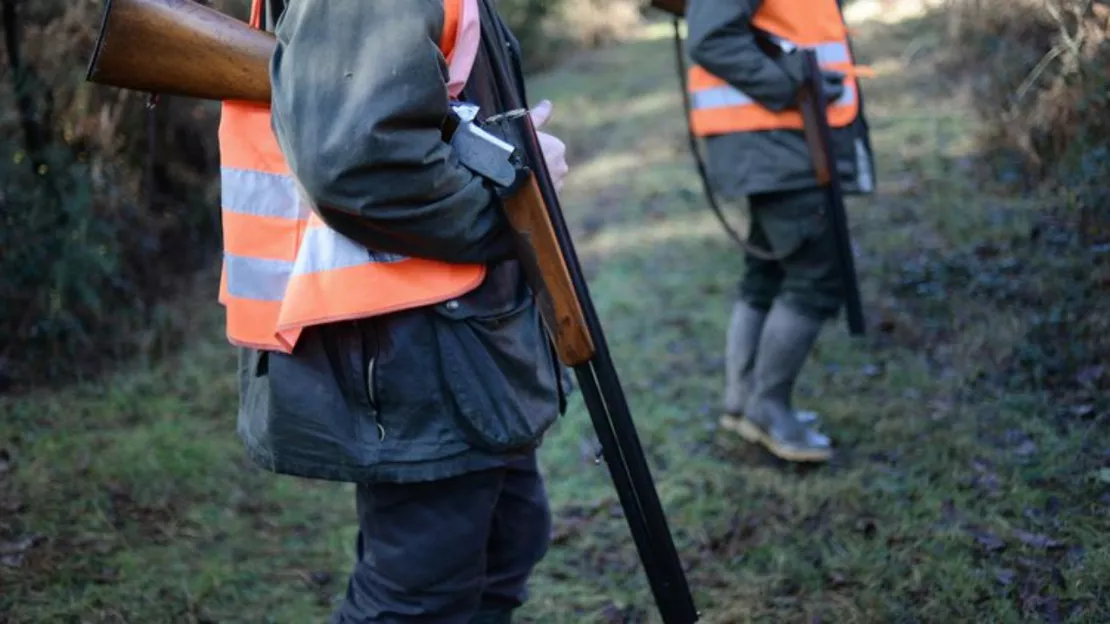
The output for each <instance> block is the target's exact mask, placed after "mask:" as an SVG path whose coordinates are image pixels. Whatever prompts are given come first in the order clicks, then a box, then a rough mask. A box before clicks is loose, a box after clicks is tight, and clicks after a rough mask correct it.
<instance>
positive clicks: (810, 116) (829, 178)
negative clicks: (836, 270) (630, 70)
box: [651, 0, 865, 336]
mask: <svg viewBox="0 0 1110 624" xmlns="http://www.w3.org/2000/svg"><path fill="white" fill-rule="evenodd" d="M651 6H653V7H654V8H656V9H659V10H661V11H664V12H666V13H669V14H670V15H671V16H672V17H673V18H674V40H675V54H676V55H677V57H678V74H679V81H680V83H681V88H682V98H683V99H682V103H683V106H684V108H685V111H686V119H687V122H686V123H687V124H690V95H689V93H688V92H687V89H686V67H685V64H684V63H683V58H684V57H685V51H684V50H683V48H682V36H681V32H680V31H679V20H680V19H682V18H683V17H684V16H685V15H686V0H651ZM752 30H753V32H754V33H755V35H756V41H757V42H758V43H759V46H760V48H761V49H762V50H763V51H764V53H766V54H767V55H768V56H771V57H772V58H774V57H778V56H780V55H782V54H783V53H784V52H786V51H787V50H785V49H784V47H783V45H784V42H780V41H779V40H777V38H775V37H774V36H772V35H771V34H769V33H766V32H762V31H759V30H757V29H754V28H753V29H752ZM787 45H789V44H787ZM799 52H800V53H801V54H802V55H803V61H804V64H803V65H804V68H805V71H804V73H803V78H802V88H801V90H800V91H799V93H798V102H797V106H798V109H799V110H800V111H801V113H802V122H803V133H804V134H805V138H806V144H807V145H808V146H809V154H810V158H811V159H812V161H813V168H814V171H815V174H816V178H817V185H818V186H820V187H821V188H822V189H823V190H824V191H825V205H826V210H827V213H826V214H827V216H828V218H829V221H830V224H831V225H832V227H833V232H834V234H835V238H836V255H837V261H838V262H839V263H840V274H841V275H843V276H844V295H845V297H844V302H845V303H844V308H845V309H844V311H845V316H846V317H847V321H848V332H849V333H850V334H851V335H853V336H862V335H863V334H864V328H865V323H864V318H863V304H862V302H861V301H860V293H859V278H858V277H857V275H856V264H855V258H854V256H853V251H852V238H851V233H850V232H849V230H848V212H847V210H846V209H845V207H844V190H843V189H842V187H841V182H840V176H839V175H837V174H836V156H835V155H834V154H833V150H832V129H831V128H830V127H829V118H828V115H827V113H826V110H827V109H828V97H827V96H826V94H825V92H824V89H823V88H822V85H823V81H822V79H821V67H820V65H819V64H818V63H817V52H816V51H814V50H809V49H803V50H800V51H799ZM688 128H689V132H688V136H689V140H690V150H691V152H692V153H693V155H694V160H695V164H696V165H697V168H698V174H699V176H700V177H701V180H702V185H703V187H704V189H705V195H706V199H707V200H708V201H709V205H710V207H711V208H712V209H713V212H714V213H715V214H716V215H717V219H718V220H720V222H721V224H722V225H724V227H725V230H726V231H727V232H728V233H729V235H730V236H731V237H732V238H733V240H735V241H736V242H737V243H739V244H740V246H741V247H743V248H744V249H745V250H747V251H749V252H750V253H752V254H753V255H755V256H757V257H762V255H763V254H765V253H766V252H763V253H762V254H761V253H760V252H762V250H758V249H752V248H751V246H750V245H749V244H748V243H747V242H746V241H743V240H741V239H740V236H739V235H738V234H736V232H735V231H734V230H733V229H732V226H730V225H729V224H728V221H727V220H725V217H724V215H723V214H722V213H721V210H720V208H719V207H718V206H717V201H716V197H715V195H714V193H713V189H712V187H711V185H710V183H709V176H708V174H707V173H706V170H705V163H704V162H702V157H701V152H700V151H699V149H698V140H697V137H696V136H695V135H694V131H693V127H692V126H688ZM767 259H777V258H773V257H768V258H767Z"/></svg>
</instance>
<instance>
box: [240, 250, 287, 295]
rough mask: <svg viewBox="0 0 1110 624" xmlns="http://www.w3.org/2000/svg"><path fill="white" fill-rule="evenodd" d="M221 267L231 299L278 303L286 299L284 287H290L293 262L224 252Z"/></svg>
mask: <svg viewBox="0 0 1110 624" xmlns="http://www.w3.org/2000/svg"><path fill="white" fill-rule="evenodd" d="M224 268H225V269H226V270H227V292H228V294H230V295H231V296H233V297H238V298H240V299H255V300H258V301H281V300H282V299H283V298H284V297H285V287H286V286H287V285H288V284H289V274H290V273H292V271H293V263H292V262H287V261H285V260H264V259H262V258H246V257H243V256H235V255H232V254H229V253H225V254H224Z"/></svg>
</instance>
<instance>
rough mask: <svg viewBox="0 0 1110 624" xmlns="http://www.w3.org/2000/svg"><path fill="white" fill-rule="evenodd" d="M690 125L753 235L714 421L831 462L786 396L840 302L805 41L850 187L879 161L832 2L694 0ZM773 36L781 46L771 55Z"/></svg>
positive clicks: (865, 187)
mask: <svg viewBox="0 0 1110 624" xmlns="http://www.w3.org/2000/svg"><path fill="white" fill-rule="evenodd" d="M686 20H687V23H688V26H689V41H688V46H687V49H688V52H689V54H690V56H691V57H692V58H693V60H694V63H695V64H694V66H693V67H691V69H690V71H689V80H688V88H689V97H690V104H691V106H690V108H691V111H690V124H691V127H692V129H693V131H694V133H695V134H696V135H697V136H698V137H700V138H701V139H702V140H703V141H704V143H705V150H706V154H707V164H708V170H709V178H710V181H711V184H712V186H713V187H714V188H715V190H716V191H717V193H718V194H720V195H721V196H722V197H724V198H725V199H727V200H729V201H730V203H733V204H740V203H741V202H744V201H745V200H746V201H747V204H748V213H749V216H750V219H749V225H750V228H749V233H748V245H749V247H751V248H752V249H754V250H756V251H755V252H754V253H753V252H751V251H750V250H749V251H748V252H747V253H746V255H745V269H744V275H743V277H742V278H741V280H740V289H739V290H740V293H739V298H738V300H737V301H736V302H735V303H734V305H733V309H732V316H731V319H730V321H729V326H728V332H727V336H726V346H725V390H724V401H723V403H724V405H723V407H724V414H723V416H722V417H721V426H722V428H723V429H725V430H727V431H732V432H735V433H738V434H739V435H740V436H742V437H743V438H744V439H746V440H749V441H751V442H755V443H759V444H762V445H763V446H765V447H766V448H767V449H768V450H769V451H771V452H772V453H774V454H775V455H777V456H779V457H781V458H783V459H786V460H789V461H811V462H821V461H827V460H828V459H829V458H830V457H831V456H832V444H831V441H830V440H829V438H828V437H827V436H825V435H824V434H822V433H821V432H820V431H819V430H818V427H817V422H816V421H817V415H816V414H815V413H813V412H802V411H799V410H797V409H795V408H794V406H793V402H792V394H793V389H794V384H795V380H796V379H797V377H798V375H799V373H800V372H801V369H802V367H803V365H804V364H805V361H806V359H807V358H808V356H809V353H810V351H811V350H812V348H813V345H814V344H815V342H816V340H817V337H818V335H819V333H820V330H821V328H822V327H823V326H824V325H825V323H826V322H827V321H829V320H830V319H832V318H834V317H836V316H837V315H838V314H839V311H840V308H841V307H842V306H843V299H844V293H843V286H842V283H843V280H842V277H841V275H840V268H839V265H838V264H837V261H836V246H835V245H836V242H835V241H836V239H835V238H834V236H835V234H834V232H833V230H832V228H831V226H830V224H829V222H828V220H827V219H826V216H825V196H824V194H823V191H822V190H821V189H820V188H819V187H818V185H817V181H816V176H815V173H814V170H813V166H812V162H811V159H810V154H809V150H808V146H807V145H806V142H805V138H804V136H803V134H802V117H801V114H800V113H799V111H798V110H797V108H796V106H795V102H796V99H797V95H798V88H799V86H800V83H801V80H802V62H801V61H802V55H801V54H799V53H798V52H799V51H800V50H801V49H806V48H808V49H813V50H816V52H817V57H818V63H819V64H820V66H821V69H822V71H823V78H824V89H825V92H826V94H827V95H828V99H829V101H830V105H829V108H828V111H827V113H828V119H829V124H830V126H831V127H832V129H833V151H834V155H835V158H836V160H837V171H838V172H839V174H840V177H841V185H842V187H843V189H844V190H845V192H846V193H851V194H863V193H871V192H872V191H873V190H874V163H873V158H872V154H871V146H870V138H869V134H868V130H867V124H866V121H865V119H864V111H863V96H862V93H861V92H860V87H859V83H858V82H857V80H856V74H857V72H856V67H855V65H854V61H853V58H852V48H851V44H850V41H849V38H848V29H847V27H846V26H845V24H844V19H843V17H842V15H841V13H840V6H839V3H838V1H837V0H690V1H689V2H688V3H687V9H686ZM768 46H776V47H777V48H778V49H779V50H780V51H781V52H782V54H775V55H769V54H768V53H767V51H766V50H767V47H768Z"/></svg>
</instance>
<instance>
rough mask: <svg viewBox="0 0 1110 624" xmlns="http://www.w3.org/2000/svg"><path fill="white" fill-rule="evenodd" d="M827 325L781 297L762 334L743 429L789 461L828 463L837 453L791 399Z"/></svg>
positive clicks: (749, 436)
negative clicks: (799, 375)
mask: <svg viewBox="0 0 1110 624" xmlns="http://www.w3.org/2000/svg"><path fill="white" fill-rule="evenodd" d="M823 324H824V323H823V322H821V321H819V320H816V319H812V318H809V317H807V316H804V315H802V314H799V313H798V312H795V311H794V310H793V309H791V308H790V307H789V306H786V305H783V304H782V303H781V302H776V303H775V304H774V305H773V306H772V307H771V311H770V313H769V314H768V315H767V319H766V320H765V321H764V323H763V332H762V334H760V337H759V347H758V354H757V357H756V362H755V370H754V371H753V374H752V378H753V380H754V385H753V388H752V392H751V395H750V396H749V397H748V402H747V405H746V407H745V416H746V418H745V419H744V420H743V421H742V423H741V428H740V429H741V430H740V431H738V433H740V434H741V435H742V436H744V438H745V439H747V440H748V441H750V442H755V443H758V444H762V445H763V446H765V447H766V448H767V450H769V451H770V452H771V453H773V454H774V455H776V456H777V457H779V458H781V459H785V460H787V461H794V462H823V461H828V460H829V459H830V458H831V457H832V445H831V443H830V441H829V439H828V438H827V437H826V436H824V435H822V434H821V433H819V432H817V431H816V430H815V429H814V428H812V427H811V426H809V425H808V423H806V422H804V421H803V420H802V419H800V418H799V416H798V413H797V412H795V411H794V408H793V406H792V404H791V395H792V394H793V392H794V383H795V381H796V380H797V378H798V374H799V373H800V372H801V371H802V367H803V366H804V365H805V363H806V359H807V358H808V357H809V353H810V351H811V350H812V349H813V345H814V343H816V342H817V336H818V334H820V333H821V327H822V325H823Z"/></svg>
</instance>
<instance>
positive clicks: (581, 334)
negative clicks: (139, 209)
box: [87, 0, 698, 624]
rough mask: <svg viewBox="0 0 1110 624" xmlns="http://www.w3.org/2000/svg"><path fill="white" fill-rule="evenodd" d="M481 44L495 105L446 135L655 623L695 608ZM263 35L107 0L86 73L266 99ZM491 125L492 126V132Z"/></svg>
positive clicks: (572, 273)
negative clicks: (583, 413) (579, 421)
mask: <svg viewBox="0 0 1110 624" xmlns="http://www.w3.org/2000/svg"><path fill="white" fill-rule="evenodd" d="M481 5H482V11H483V13H485V14H486V16H485V19H483V28H482V37H483V42H482V45H483V47H484V48H485V49H486V50H487V51H488V52H487V53H488V55H489V57H490V65H491V66H492V67H491V69H492V70H493V71H492V72H491V73H492V74H493V76H494V83H495V86H496V93H497V99H498V100H499V101H500V103H501V105H502V106H501V108H500V110H505V111H508V112H506V113H503V114H501V115H497V116H495V117H493V118H491V119H488V120H486V121H485V122H484V123H482V124H480V125H479V124H478V123H477V120H476V115H477V112H478V111H477V107H474V106H468V105H459V106H456V107H455V108H454V112H453V114H452V116H451V118H450V119H448V120H447V123H446V124H445V126H444V133H445V136H444V139H445V140H447V141H449V142H450V143H451V144H452V145H453V146H454V147H455V148H456V151H457V152H458V153H459V160H460V162H462V163H463V164H464V165H467V166H468V167H470V168H471V169H473V170H474V171H476V172H478V173H480V174H482V175H484V176H485V177H487V178H488V179H490V180H491V181H493V182H495V183H496V184H498V185H499V186H500V187H501V188H500V195H501V197H502V198H503V204H504V208H505V213H506V216H507V217H508V220H509V222H510V224H511V226H512V228H513V230H514V231H515V232H516V234H517V242H518V245H517V249H518V255H519V256H520V259H521V264H522V266H523V267H524V270H525V272H526V274H527V275H528V277H529V281H530V282H531V285H532V290H533V292H535V293H536V300H537V305H538V306H539V309H540V312H541V316H542V317H543V319H544V323H545V325H546V327H547V330H548V333H549V334H550V335H551V336H552V339H553V341H554V343H555V347H556V351H557V353H558V355H559V359H560V360H561V361H562V362H563V363H564V364H566V365H567V366H569V367H571V368H573V369H574V371H575V374H576V376H577V378H578V381H579V385H580V388H581V391H582V395H583V398H584V400H585V403H586V408H587V410H588V411H589V413H590V418H591V420H592V421H593V425H594V429H595V430H596V432H597V436H598V439H599V441H600V442H601V455H602V456H603V457H604V459H605V461H606V464H607V465H608V467H609V473H610V475H611V476H612V479H613V483H614V485H615V487H616V490H617V494H618V496H619V498H620V502H621V506H622V508H623V509H624V515H625V518H626V520H627V522H628V526H629V529H630V531H631V533H632V537H633V540H634V541H635V543H636V548H637V551H638V553H639V556H640V560H641V562H642V563H643V566H644V570H645V573H646V575H647V578H648V583H649V585H650V587H651V591H652V594H653V596H654V598H655V602H656V604H657V606H658V608H659V612H660V614H661V615H662V618H663V622H664V623H665V624H691V623H693V622H696V621H698V613H697V611H696V609H695V606H694V601H693V597H692V596H691V594H690V589H689V586H688V585H687V581H686V576H685V573H684V571H683V569H682V565H681V562H680V561H679V558H678V553H677V551H676V549H675V545H674V542H673V540H672V539H671V534H670V530H669V528H668V526H667V520H666V517H665V516H664V513H663V508H662V505H661V504H660V502H659V497H658V494H657V492H656V491H655V485H654V483H653V480H652V476H651V471H650V470H649V468H648V465H647V460H646V458H645V457H644V453H643V449H642V447H641V446H640V440H639V437H638V436H637V434H636V428H635V425H634V424H633V422H632V416H631V414H630V413H629V409H628V405H627V403H626V400H625V396H624V392H623V390H622V389H621V385H620V380H619V379H618V377H617V371H616V369H615V367H614V366H613V362H612V360H611V358H610V356H609V350H608V347H607V345H606V343H605V337H604V334H603V333H602V329H601V323H600V321H599V320H598V317H597V313H596V311H595V310H594V307H593V303H592V301H591V299H590V295H589V291H588V289H587V287H586V280H585V278H584V277H583V275H582V270H581V267H580V265H579V263H578V258H577V256H576V254H575V250H574V245H573V242H572V240H571V237H570V234H569V231H568V229H567V226H566V223H565V221H564V220H563V214H562V209H561V207H560V205H559V198H558V195H557V194H556V192H555V189H554V186H553V185H552V183H551V178H550V174H549V173H548V171H547V166H546V163H545V161H544V158H543V153H542V150H541V148H540V145H539V140H538V138H537V136H536V131H535V128H534V127H533V125H532V120H531V116H530V115H529V113H528V110H527V108H526V104H525V102H523V97H522V95H521V94H519V93H518V92H517V91H516V90H515V89H514V88H513V81H512V80H511V79H510V76H511V74H510V67H511V65H510V63H509V61H508V60H507V59H506V57H505V54H506V52H505V45H504V42H505V39H504V37H503V34H502V33H500V32H499V31H498V32H490V31H491V30H495V29H491V28H488V27H487V25H489V24H491V23H494V24H496V23H497V22H496V21H495V20H492V19H489V17H490V14H492V9H491V8H490V7H489V6H488V5H486V2H485V0H482V2H481ZM275 44H276V41H275V39H274V37H273V35H271V34H269V33H266V32H264V31H261V30H257V29H254V28H251V27H250V26H249V25H247V24H246V23H244V22H241V21H239V20H237V19H234V18H232V17H229V16H226V15H224V14H222V13H220V12H218V11H215V10H213V9H210V8H208V7H205V6H203V5H200V4H198V3H196V2H194V1H193V0H106V4H105V8H104V14H103V21H102V24H101V29H100V33H99V36H98V38H97V43H96V49H95V52H94V55H93V58H92V60H91V61H90V65H89V70H88V74H87V79H88V80H90V81H92V82H95V83H98V84H103V85H109V86H115V87H120V88H125V89H132V90H136V91H144V92H151V93H165V94H171V95H180V96H185V97H194V98H201V99H210V100H242V101H251V102H259V103H269V101H270V96H271V91H270V82H269V61H270V56H271V55H272V53H273V50H274V47H275ZM495 135H496V136H495Z"/></svg>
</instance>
